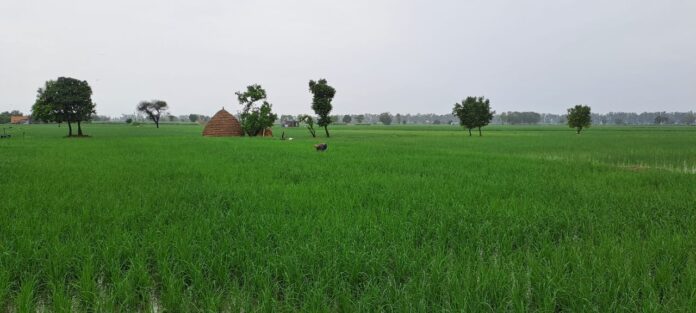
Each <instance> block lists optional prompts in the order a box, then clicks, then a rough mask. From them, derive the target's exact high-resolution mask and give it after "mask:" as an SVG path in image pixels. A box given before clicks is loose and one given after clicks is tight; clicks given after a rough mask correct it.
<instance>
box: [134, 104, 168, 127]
mask: <svg viewBox="0 0 696 313" xmlns="http://www.w3.org/2000/svg"><path fill="white" fill-rule="evenodd" d="M137 109H138V111H140V112H143V113H145V114H146V115H147V117H148V118H149V119H151V120H152V121H153V122H155V126H156V127H157V128H159V122H160V117H161V115H162V113H164V112H165V111H167V110H168V109H169V106H168V105H167V102H165V101H162V100H152V101H141V102H140V103H139V104H138V107H137Z"/></svg>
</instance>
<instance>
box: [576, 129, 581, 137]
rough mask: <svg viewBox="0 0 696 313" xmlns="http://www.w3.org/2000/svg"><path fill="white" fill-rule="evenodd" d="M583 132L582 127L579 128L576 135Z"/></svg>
mask: <svg viewBox="0 0 696 313" xmlns="http://www.w3.org/2000/svg"><path fill="white" fill-rule="evenodd" d="M581 130H582V127H578V128H577V133H576V135H580V131H581Z"/></svg>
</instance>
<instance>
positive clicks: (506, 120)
mask: <svg viewBox="0 0 696 313" xmlns="http://www.w3.org/2000/svg"><path fill="white" fill-rule="evenodd" d="M500 121H501V122H503V124H512V125H518V124H538V123H539V121H541V114H539V113H536V112H503V113H501V114H500Z"/></svg>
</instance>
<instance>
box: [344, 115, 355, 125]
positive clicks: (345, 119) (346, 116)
mask: <svg viewBox="0 0 696 313" xmlns="http://www.w3.org/2000/svg"><path fill="white" fill-rule="evenodd" d="M352 120H353V118H351V117H350V115H348V114H346V115H344V116H343V123H346V124H350V121H352Z"/></svg>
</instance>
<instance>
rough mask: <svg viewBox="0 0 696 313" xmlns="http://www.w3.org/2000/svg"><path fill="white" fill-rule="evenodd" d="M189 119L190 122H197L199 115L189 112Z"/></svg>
mask: <svg viewBox="0 0 696 313" xmlns="http://www.w3.org/2000/svg"><path fill="white" fill-rule="evenodd" d="M188 118H189V121H190V122H191V123H195V122H198V118H199V115H198V114H189V117H188Z"/></svg>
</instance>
